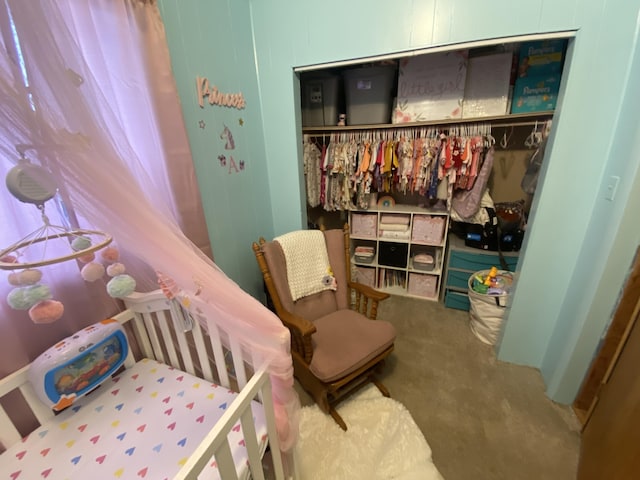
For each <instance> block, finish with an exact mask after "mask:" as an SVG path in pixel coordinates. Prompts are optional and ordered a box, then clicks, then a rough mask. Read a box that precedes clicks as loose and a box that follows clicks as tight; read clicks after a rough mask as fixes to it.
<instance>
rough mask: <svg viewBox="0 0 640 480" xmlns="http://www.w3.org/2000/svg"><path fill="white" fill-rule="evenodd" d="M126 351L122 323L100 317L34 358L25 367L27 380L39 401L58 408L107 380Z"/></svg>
mask: <svg viewBox="0 0 640 480" xmlns="http://www.w3.org/2000/svg"><path fill="white" fill-rule="evenodd" d="M128 353H129V344H128V342H127V337H126V334H125V332H124V329H123V328H122V326H121V325H120V324H119V323H118V322H117V321H116V320H112V319H109V320H103V321H102V322H98V323H95V324H93V325H89V326H88V327H86V328H84V329H82V330H80V331H79V332H77V333H75V334H73V335H71V336H70V337H67V338H65V339H64V340H61V341H60V342H58V343H56V344H55V345H54V346H53V347H51V348H49V349H48V350H47V351H45V352H44V353H43V354H41V355H40V356H39V357H38V358H36V359H35V360H34V361H33V362H32V364H31V367H30V368H29V381H30V382H31V384H32V385H33V388H34V389H35V391H36V393H37V394H38V397H39V398H40V400H42V401H43V402H44V403H45V404H46V405H48V406H50V407H51V408H53V409H54V410H55V411H60V410H63V409H64V408H66V407H68V406H69V405H71V404H72V403H73V402H74V401H75V400H76V399H78V398H80V397H82V396H83V395H85V394H87V393H89V392H91V391H92V390H93V389H94V388H96V387H97V386H99V385H100V384H101V383H102V382H103V381H105V380H106V379H108V378H109V377H110V376H111V374H113V373H114V372H115V371H116V370H117V369H118V368H119V367H120V366H121V365H122V364H123V363H124V360H125V359H126V358H127V355H128Z"/></svg>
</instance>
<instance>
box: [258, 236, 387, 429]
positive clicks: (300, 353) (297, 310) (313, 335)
mask: <svg viewBox="0 0 640 480" xmlns="http://www.w3.org/2000/svg"><path fill="white" fill-rule="evenodd" d="M322 233H323V235H324V240H325V244H326V249H327V254H328V258H329V262H330V265H331V269H332V271H333V275H334V277H335V279H336V281H337V285H336V290H335V291H334V290H330V289H327V290H323V291H320V292H318V293H313V294H310V295H308V296H305V297H302V298H299V299H297V300H296V301H294V300H293V297H292V293H291V289H290V285H289V282H288V274H287V264H286V258H285V253H284V251H283V248H282V246H281V245H280V243H278V242H277V241H271V242H266V241H265V240H264V238H261V239H260V240H259V243H256V242H254V243H253V251H254V253H255V255H256V259H257V261H258V265H259V266H260V270H261V271H262V275H263V277H264V281H265V284H266V287H267V290H268V292H269V295H270V296H271V300H272V302H273V306H274V309H275V311H276V314H277V315H278V317H279V318H280V319H281V320H282V322H283V323H284V325H286V326H287V327H288V328H289V331H290V332H291V355H292V357H293V366H294V372H295V377H296V378H297V379H298V381H299V382H300V384H301V385H302V387H303V388H304V389H305V390H306V391H307V392H308V393H309V394H310V395H311V396H312V397H313V398H314V400H315V402H316V403H317V404H318V406H319V407H320V409H321V410H322V411H323V412H325V413H328V414H330V415H331V416H332V417H333V418H334V420H335V421H336V422H337V423H338V425H340V427H341V428H342V429H343V430H346V429H347V425H346V423H345V422H344V420H343V419H342V418H341V417H340V415H339V414H338V412H337V411H336V410H335V406H336V404H337V403H338V402H339V401H340V400H342V399H343V398H345V397H346V396H347V395H348V394H349V393H351V392H353V391H354V390H355V389H356V388H359V387H360V386H362V385H364V384H366V383H367V382H373V383H374V384H375V385H376V386H377V387H378V389H379V390H380V392H382V394H383V395H384V396H387V397H388V396H389V392H388V391H387V389H386V388H385V387H384V385H382V383H380V382H379V381H378V380H376V378H375V373H376V372H377V371H378V370H379V369H380V368H381V366H382V364H383V362H384V360H385V359H386V358H387V357H388V356H389V355H390V354H391V352H392V351H393V346H394V341H395V337H396V332H395V328H394V327H393V325H392V324H391V323H389V322H385V321H381V320H376V315H377V310H378V302H380V301H381V300H384V299H385V298H387V297H388V296H389V295H388V294H386V293H382V292H378V291H376V290H374V289H373V288H370V287H368V286H366V285H362V284H360V283H355V282H352V281H351V275H350V268H349V266H350V261H349V245H350V244H349V227H348V225H345V227H344V229H343V230H339V229H336V230H327V231H324V232H322Z"/></svg>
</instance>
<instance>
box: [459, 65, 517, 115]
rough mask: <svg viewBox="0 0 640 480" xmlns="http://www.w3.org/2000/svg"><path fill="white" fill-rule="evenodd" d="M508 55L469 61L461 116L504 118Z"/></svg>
mask: <svg viewBox="0 0 640 480" xmlns="http://www.w3.org/2000/svg"><path fill="white" fill-rule="evenodd" d="M512 64H513V54H512V53H499V54H495V55H483V56H480V57H473V58H469V63H468V66H467V80H466V82H465V90H464V100H463V102H462V117H463V118H475V117H486V116H494V115H505V114H506V113H507V104H508V103H509V86H510V85H509V84H510V81H511V66H512Z"/></svg>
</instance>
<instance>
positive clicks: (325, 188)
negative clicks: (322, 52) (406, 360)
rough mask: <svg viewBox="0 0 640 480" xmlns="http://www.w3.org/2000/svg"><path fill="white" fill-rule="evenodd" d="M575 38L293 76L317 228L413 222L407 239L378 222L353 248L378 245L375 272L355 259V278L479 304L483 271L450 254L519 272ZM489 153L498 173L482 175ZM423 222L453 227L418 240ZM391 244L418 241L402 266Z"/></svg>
mask: <svg viewBox="0 0 640 480" xmlns="http://www.w3.org/2000/svg"><path fill="white" fill-rule="evenodd" d="M573 35H574V32H556V33H550V34H540V35H528V36H518V37H510V38H504V39H493V40H486V41H478V42H469V43H464V44H455V45H446V46H440V47H434V48H431V49H424V50H414V51H410V52H399V53H392V54H383V55H379V56H376V57H369V58H365V59H357V60H348V61H336V62H331V63H327V64H323V65H312V66H304V67H300V68H297V69H295V71H296V73H297V76H298V79H299V82H300V99H301V102H300V105H299V114H300V117H301V119H302V131H301V136H300V139H301V141H302V143H303V158H302V159H301V161H302V162H303V168H302V169H301V170H302V171H303V172H304V173H303V175H304V178H303V184H304V185H305V190H306V191H305V193H306V195H305V198H306V213H307V224H308V228H320V227H324V228H342V226H343V225H344V224H345V223H346V222H348V223H350V226H351V228H352V236H353V221H354V218H355V219H356V221H359V218H358V214H364V213H369V214H371V213H375V212H377V213H378V214H379V217H378V218H377V221H378V222H380V221H382V220H383V219H382V217H381V216H380V215H382V214H383V213H395V214H397V215H396V219H399V217H401V216H402V215H405V216H408V218H409V219H410V227H409V233H408V236H407V237H403V236H402V235H403V234H401V233H393V234H391V233H389V235H391V237H385V236H383V232H382V229H381V224H380V223H378V224H376V226H374V227H372V228H373V229H374V230H375V232H374V231H373V230H371V231H369V232H368V234H367V235H364V236H361V238H358V235H355V237H356V240H359V241H356V242H352V243H353V245H352V246H351V248H352V253H355V249H356V248H357V247H363V246H364V247H366V248H367V250H373V251H374V253H373V259H372V260H371V261H369V259H367V260H366V261H365V263H366V264H363V263H362V260H363V259H362V258H361V257H356V256H355V255H354V256H353V257H352V262H353V265H352V266H353V268H354V270H355V271H356V277H357V276H358V272H359V273H360V276H361V278H360V280H363V281H365V283H368V284H370V285H372V286H373V287H374V288H377V289H380V290H384V291H389V292H390V293H394V294H400V295H407V296H418V297H421V298H428V299H431V300H436V301H442V302H444V303H445V305H446V306H447V307H449V308H457V309H462V310H468V308H469V301H468V298H467V293H468V292H467V289H468V285H467V283H466V280H467V279H468V277H469V274H470V273H472V270H473V265H470V266H468V267H464V268H463V267H461V266H460V265H450V264H449V263H448V260H449V252H450V250H451V249H455V248H457V249H461V250H464V251H465V252H471V253H474V252H477V253H479V254H488V255H490V256H492V257H491V258H490V259H489V260H487V261H490V262H492V263H494V264H495V266H497V267H498V268H500V269H504V270H509V271H515V269H516V268H517V264H518V259H519V257H520V256H522V255H523V253H524V249H523V247H522V244H523V239H524V238H525V235H526V231H527V228H530V226H531V224H532V223H531V222H532V220H533V219H532V218H531V216H530V212H531V207H532V204H533V203H534V201H535V198H536V191H539V189H540V185H541V183H542V181H543V179H542V178H541V177H540V174H541V172H542V171H543V170H542V164H543V162H544V161H546V160H545V158H546V157H547V156H548V155H546V153H547V152H548V151H549V150H550V148H549V147H548V146H547V143H548V139H549V138H550V137H551V138H553V135H552V132H553V130H554V125H555V122H556V121H557V118H556V114H555V113H556V110H557V108H558V106H559V105H558V101H559V98H560V96H561V81H562V77H563V75H566V71H567V70H568V69H567V68H565V66H566V65H567V64H568V63H569V62H568V60H569V59H568V57H569V56H570V54H571V50H572V49H571V44H572V41H573ZM373 146H375V147H376V148H377V149H376V150H375V152H374V151H372V150H371V148H372V147H373ZM443 149H446V151H443ZM475 149H477V150H479V151H480V152H479V153H478V155H477V159H476V160H478V162H477V163H475V164H474V163H473V158H474V152H475ZM489 152H491V157H492V158H491V166H490V168H488V169H485V170H486V171H485V172H483V173H482V175H480V173H481V172H482V166H483V164H484V161H485V160H486V159H487V158H488V153H489ZM427 157H428V159H427V160H425V159H426V158H427ZM367 162H368V165H367V166H365V163H367ZM374 163H375V166H373V167H372V165H373V164H374ZM452 168H455V169H456V170H455V173H452V170H451V169H452ZM479 179H480V183H478V182H479ZM474 185H476V187H475V188H474ZM460 198H465V200H464V201H460ZM354 215H355V217H354ZM425 215H426V216H427V217H428V219H430V218H433V219H434V220H433V222H432V223H433V225H436V224H437V223H438V222H439V221H440V219H441V218H444V219H445V220H444V229H445V231H444V232H443V234H442V236H441V237H437V236H436V237H435V240H433V241H432V242H431V243H429V242H427V243H420V242H415V240H414V236H415V235H414V233H415V232H412V229H413V228H414V225H417V223H418V222H417V221H423V220H425V218H426V217H425V218H423V216H425ZM428 219H427V220H428ZM385 220H388V218H385ZM402 220H403V221H404V219H402ZM414 220H415V221H416V223H415V224H414ZM436 220H437V221H438V222H436ZM438 224H439V223H438ZM392 228H394V229H400V228H401V227H400V226H397V225H394V226H393V227H392ZM434 228H435V227H434ZM398 231H400V230H398ZM402 232H404V230H402ZM385 235H386V234H385ZM390 238H393V239H394V240H397V242H399V243H404V244H406V246H407V248H406V249H405V248H403V249H398V250H399V251H401V252H405V251H406V252H407V253H405V255H406V256H407V257H406V259H405V260H403V261H400V263H399V264H398V265H385V264H384V259H382V260H383V263H380V261H381V259H380V258H379V255H378V253H379V251H386V250H387V249H388V247H389V245H388V244H387V243H388V241H389V240H390ZM422 247H425V248H426V250H425V248H422ZM359 251H362V248H360V249H359ZM424 252H431V253H434V255H432V256H431V255H427V256H426V257H425V255H422V256H421V257H420V258H421V259H424V258H427V257H430V261H433V266H432V267H428V268H429V269H430V271H429V272H428V273H427V272H424V271H418V270H419V269H418V268H417V267H416V268H414V262H413V260H414V254H417V253H424ZM477 269H478V270H480V268H477ZM389 273H392V275H391V277H392V278H393V279H394V280H393V282H392V284H391V285H390V284H389V283H388V281H386V280H385V278H387V277H388V276H389ZM416 274H419V275H422V276H421V277H420V280H421V281H422V282H423V283H424V281H426V280H428V281H429V284H435V288H431V287H430V289H429V292H428V294H427V295H424V294H421V293H420V292H418V293H417V294H416V290H415V288H411V286H410V279H411V278H416ZM424 275H429V277H428V278H427V277H424ZM414 284H415V282H414Z"/></svg>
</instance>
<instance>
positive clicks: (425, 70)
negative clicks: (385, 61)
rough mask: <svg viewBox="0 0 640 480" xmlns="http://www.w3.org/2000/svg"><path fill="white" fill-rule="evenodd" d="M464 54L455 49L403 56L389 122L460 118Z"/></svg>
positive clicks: (465, 74) (465, 69)
mask: <svg viewBox="0 0 640 480" xmlns="http://www.w3.org/2000/svg"><path fill="white" fill-rule="evenodd" d="M467 56H468V51H467V50H458V51H455V52H442V53H430V54H426V55H419V56H416V57H409V58H405V59H402V60H401V61H400V67H399V69H398V98H397V101H396V105H395V109H394V112H393V118H392V122H393V123H408V122H422V121H429V120H443V119H449V118H462V100H463V99H464V86H465V81H466V78H467Z"/></svg>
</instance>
